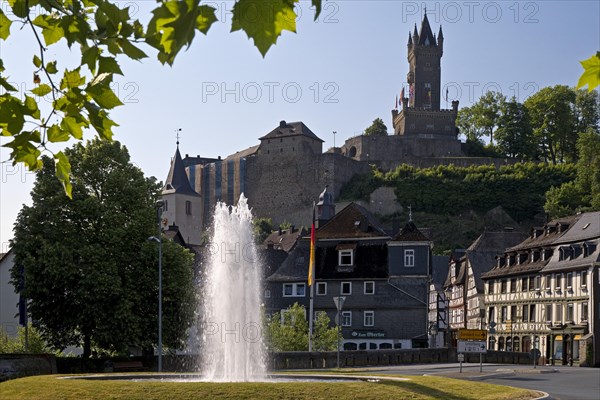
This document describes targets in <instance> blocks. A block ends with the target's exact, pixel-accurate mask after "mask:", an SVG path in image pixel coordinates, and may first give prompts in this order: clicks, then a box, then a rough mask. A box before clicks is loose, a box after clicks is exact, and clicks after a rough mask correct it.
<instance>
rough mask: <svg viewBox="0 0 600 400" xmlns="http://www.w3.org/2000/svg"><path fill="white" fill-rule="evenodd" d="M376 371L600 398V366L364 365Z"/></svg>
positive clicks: (565, 397)
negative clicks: (444, 377) (443, 377)
mask: <svg viewBox="0 0 600 400" xmlns="http://www.w3.org/2000/svg"><path fill="white" fill-rule="evenodd" d="M360 370H361V371H362V370H364V371H368V372H369V373H375V374H382V375H383V374H402V375H437V376H447V377H451V378H457V379H469V380H477V381H481V382H488V383H496V384H499V385H506V386H514V387H520V388H526V389H533V390H540V391H542V392H546V393H548V395H549V397H547V399H554V400H599V399H600V368H580V367H568V366H537V367H536V368H535V369H534V368H533V366H532V365H530V366H528V365H507V364H483V365H482V367H481V370H482V372H480V365H479V364H473V363H463V368H462V373H461V372H459V370H460V366H459V364H454V363H452V364H431V365H424V364H423V365H398V366H390V367H385V368H382V367H372V368H360Z"/></svg>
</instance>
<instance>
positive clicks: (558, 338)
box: [554, 335, 562, 340]
mask: <svg viewBox="0 0 600 400" xmlns="http://www.w3.org/2000/svg"><path fill="white" fill-rule="evenodd" d="M554 340H562V335H556V337H555V338H554Z"/></svg>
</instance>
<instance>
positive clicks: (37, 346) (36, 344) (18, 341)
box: [0, 325, 53, 354]
mask: <svg viewBox="0 0 600 400" xmlns="http://www.w3.org/2000/svg"><path fill="white" fill-rule="evenodd" d="M26 337H27V339H26ZM25 343H27V345H26V344H25ZM52 352H53V351H52V349H51V348H50V347H49V346H48V345H47V344H46V342H45V341H44V339H43V338H42V335H41V334H40V332H39V331H38V330H37V329H36V328H34V327H33V326H31V325H29V326H28V327H27V333H26V332H25V327H24V326H19V329H18V331H17V335H16V336H14V337H11V336H8V335H7V334H6V333H5V332H4V330H0V354H3V353H5V354H6V353H13V354H14V353H30V354H43V353H52Z"/></svg>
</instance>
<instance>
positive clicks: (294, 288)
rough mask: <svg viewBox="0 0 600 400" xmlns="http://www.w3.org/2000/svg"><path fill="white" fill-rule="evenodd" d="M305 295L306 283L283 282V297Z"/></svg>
mask: <svg viewBox="0 0 600 400" xmlns="http://www.w3.org/2000/svg"><path fill="white" fill-rule="evenodd" d="M305 295H306V283H284V284H283V297H304V296H305Z"/></svg>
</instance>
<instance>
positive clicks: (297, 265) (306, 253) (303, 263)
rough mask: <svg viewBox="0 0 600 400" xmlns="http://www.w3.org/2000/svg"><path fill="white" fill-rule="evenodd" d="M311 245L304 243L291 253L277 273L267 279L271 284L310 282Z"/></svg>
mask: <svg viewBox="0 0 600 400" xmlns="http://www.w3.org/2000/svg"><path fill="white" fill-rule="evenodd" d="M309 257H310V245H309V243H308V242H307V241H302V242H300V243H299V244H298V246H296V247H294V249H293V250H292V251H291V253H289V255H288V256H287V258H286V259H285V261H283V263H281V266H280V267H279V268H277V270H276V271H275V273H273V274H272V275H271V276H269V277H268V278H267V281H269V282H288V281H306V280H308V259H309Z"/></svg>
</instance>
